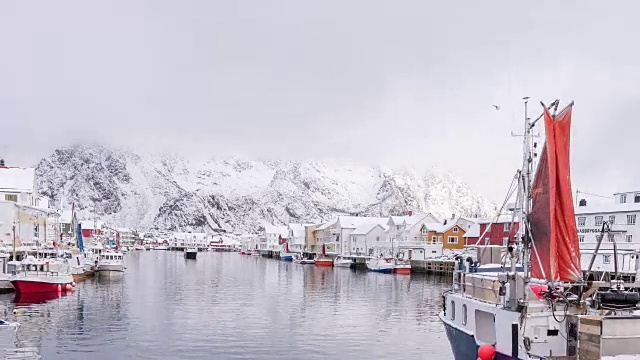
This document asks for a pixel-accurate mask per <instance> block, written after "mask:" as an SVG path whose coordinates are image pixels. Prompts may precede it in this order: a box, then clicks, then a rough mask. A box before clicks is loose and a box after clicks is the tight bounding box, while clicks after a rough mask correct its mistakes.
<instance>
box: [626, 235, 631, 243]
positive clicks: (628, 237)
mask: <svg viewBox="0 0 640 360" xmlns="http://www.w3.org/2000/svg"><path fill="white" fill-rule="evenodd" d="M624 240H625V241H626V242H631V240H632V236H631V235H627V236H625V237H624Z"/></svg>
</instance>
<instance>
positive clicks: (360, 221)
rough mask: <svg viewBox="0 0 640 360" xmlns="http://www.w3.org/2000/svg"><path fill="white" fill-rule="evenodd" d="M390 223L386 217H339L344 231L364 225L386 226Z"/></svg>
mask: <svg viewBox="0 0 640 360" xmlns="http://www.w3.org/2000/svg"><path fill="white" fill-rule="evenodd" d="M388 221H389V218H386V217H384V218H381V217H365V216H338V223H339V224H340V227H341V228H343V229H355V228H357V227H358V226H360V225H364V224H379V225H386V224H387V222H388Z"/></svg>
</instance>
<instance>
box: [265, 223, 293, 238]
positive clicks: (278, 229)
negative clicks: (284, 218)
mask: <svg viewBox="0 0 640 360" xmlns="http://www.w3.org/2000/svg"><path fill="white" fill-rule="evenodd" d="M264 231H265V232H266V233H267V234H278V235H280V236H282V237H283V238H286V237H288V236H289V228H288V227H287V226H286V225H265V227H264Z"/></svg>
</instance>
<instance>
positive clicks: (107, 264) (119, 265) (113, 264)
mask: <svg viewBox="0 0 640 360" xmlns="http://www.w3.org/2000/svg"><path fill="white" fill-rule="evenodd" d="M124 270H125V266H124V256H123V255H122V253H120V252H115V251H113V252H112V251H103V252H102V253H101V254H100V258H99V259H98V266H97V267H96V273H97V274H98V276H114V275H120V274H123V273H124Z"/></svg>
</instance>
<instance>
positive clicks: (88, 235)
mask: <svg viewBox="0 0 640 360" xmlns="http://www.w3.org/2000/svg"><path fill="white" fill-rule="evenodd" d="M80 227H81V229H82V237H83V238H84V240H85V241H87V242H88V241H92V240H94V239H95V238H96V237H98V236H104V235H106V234H105V230H106V229H104V221H101V220H83V221H80Z"/></svg>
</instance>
